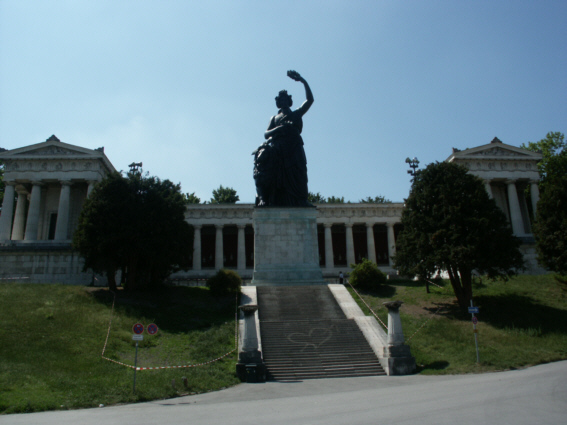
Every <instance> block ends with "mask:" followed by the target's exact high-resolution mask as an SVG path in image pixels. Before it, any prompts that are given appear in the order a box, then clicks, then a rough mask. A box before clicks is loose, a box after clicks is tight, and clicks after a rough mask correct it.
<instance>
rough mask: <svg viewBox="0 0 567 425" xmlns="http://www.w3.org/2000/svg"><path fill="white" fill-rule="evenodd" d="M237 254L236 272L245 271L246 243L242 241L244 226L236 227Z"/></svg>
mask: <svg viewBox="0 0 567 425" xmlns="http://www.w3.org/2000/svg"><path fill="white" fill-rule="evenodd" d="M237 227H238V242H237V244H238V252H237V254H236V268H237V269H238V270H242V271H244V270H246V243H245V239H244V230H245V229H246V225H245V224H239V225H238V226H237Z"/></svg>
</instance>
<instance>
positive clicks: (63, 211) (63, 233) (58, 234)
mask: <svg viewBox="0 0 567 425" xmlns="http://www.w3.org/2000/svg"><path fill="white" fill-rule="evenodd" d="M70 199H71V182H70V181H69V180H63V181H61V193H60V195H59V208H58V210H57V224H56V225H55V240H56V241H64V240H67V239H69V238H68V237H67V231H68V230H69V203H70Z"/></svg>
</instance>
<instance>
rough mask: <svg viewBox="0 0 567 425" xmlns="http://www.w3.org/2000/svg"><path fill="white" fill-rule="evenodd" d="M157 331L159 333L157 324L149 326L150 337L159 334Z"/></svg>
mask: <svg viewBox="0 0 567 425" xmlns="http://www.w3.org/2000/svg"><path fill="white" fill-rule="evenodd" d="M157 331H158V327H157V325H156V324H155V323H150V324H149V325H148V333H149V334H150V335H155V334H157Z"/></svg>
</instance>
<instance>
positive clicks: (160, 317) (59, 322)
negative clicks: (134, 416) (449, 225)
mask: <svg viewBox="0 0 567 425" xmlns="http://www.w3.org/2000/svg"><path fill="white" fill-rule="evenodd" d="M474 289H475V291H474V293H475V297H474V302H475V304H476V305H479V306H480V314H479V315H478V318H479V325H478V328H479V342H480V359H481V363H480V364H479V365H477V364H476V363H475V361H476V356H475V348H474V338H473V333H472V324H471V321H470V315H468V314H466V312H463V311H462V310H461V309H460V308H459V307H458V304H457V303H456V302H455V296H454V293H453V291H452V289H451V286H450V284H449V283H444V287H443V288H438V287H432V288H431V294H426V293H425V288H424V287H423V286H422V285H421V284H419V283H417V282H412V281H389V282H388V283H387V284H384V285H382V286H380V288H379V289H378V290H375V291H361V294H362V296H363V297H364V298H365V300H366V301H367V302H368V303H369V304H370V305H371V306H372V308H373V309H374V310H375V311H377V313H378V314H379V316H380V317H381V318H382V320H384V321H386V320H387V313H386V310H385V309H384V308H383V306H382V302H384V301H387V300H392V299H400V300H403V301H404V305H403V306H402V308H401V315H402V323H403V326H404V333H405V335H406V339H408V338H409V337H411V336H412V335H413V334H414V333H415V331H416V330H418V329H419V328H420V327H421V326H422V325H423V324H424V323H425V322H426V321H427V324H426V325H425V326H424V327H423V328H422V329H421V330H420V331H419V332H418V333H417V334H416V335H415V336H414V337H413V338H412V339H411V340H410V341H409V345H410V347H411V350H412V354H413V355H414V356H415V357H416V360H417V364H418V367H419V372H420V373H422V374H455V373H475V372H485V371H498V370H505V369H512V368H520V367H525V366H529V365H534V364H538V363H544V362H550V361H556V360H561V359H567V328H565V323H566V322H567V285H566V284H565V283H561V282H560V281H557V280H555V279H554V278H553V277H552V276H551V275H547V276H518V277H516V278H513V279H511V280H510V281H508V282H488V281H487V282H484V283H482V284H480V283H478V282H476V283H475V288H474ZM354 296H355V298H357V297H356V295H354ZM112 299H113V297H112V295H111V294H110V293H109V292H108V290H107V289H99V288H88V287H78V286H60V285H31V284H30V285H16V284H2V285H0V323H2V327H0V340H1V341H2V344H1V345H0V359H2V361H1V362H0V412H1V413H15V412H31V411H40V410H53V409H71V408H80V407H96V406H98V405H99V404H104V405H109V404H116V403H127V402H137V401H145V400H152V399H163V398H171V397H177V396H180V395H185V394H192V393H198V392H204V391H211V390H218V389H221V388H224V387H227V386H231V385H235V384H237V383H238V379H237V378H236V375H235V364H236V354H234V353H233V354H231V355H229V356H227V357H225V358H224V359H223V360H220V361H218V362H214V363H211V364H209V365H205V366H199V367H193V368H186V369H169V370H154V371H149V370H148V371H139V372H138V374H137V382H136V394H133V392H132V383H133V370H132V369H129V368H126V367H124V366H120V365H118V364H114V363H111V362H109V361H106V360H103V359H102V358H101V352H102V348H103V346H104V341H105V338H106V335H107V330H108V324H109V320H110V317H111V306H112ZM363 309H365V310H366V307H363ZM234 313H235V299H234V296H233V295H230V296H227V297H224V298H220V299H218V300H217V299H215V298H213V297H211V296H210V294H209V291H208V289H206V288H184V287H174V288H165V289H164V290H163V291H162V292H159V293H157V292H156V293H151V292H149V293H125V292H122V291H119V296H118V297H117V301H116V306H115V311H114V315H113V320H112V328H111V333H110V338H109V343H108V347H107V349H106V356H108V357H110V358H113V359H115V360H118V361H122V362H124V363H128V364H133V362H134V351H135V349H134V343H133V342H132V340H131V337H132V326H133V324H134V323H136V322H141V323H143V324H146V325H147V324H149V323H151V322H155V323H156V324H157V325H158V326H159V327H160V331H159V333H158V335H157V336H154V337H150V336H147V335H145V337H144V341H143V342H142V343H141V344H140V349H139V354H138V365H139V366H142V367H151V366H165V365H186V364H193V363H201V362H206V361H208V360H211V359H214V358H217V357H219V356H221V355H223V354H225V353H227V352H229V351H231V350H232V349H233V348H234V346H235V345H234V330H235V329H234ZM184 376H185V377H187V380H188V387H185V386H184V385H183V381H182V378H183V377H184ZM172 380H175V383H176V385H175V388H174V387H173V386H172Z"/></svg>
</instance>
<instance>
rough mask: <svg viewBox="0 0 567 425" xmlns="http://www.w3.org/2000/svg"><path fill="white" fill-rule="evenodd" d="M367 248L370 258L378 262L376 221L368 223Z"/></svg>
mask: <svg viewBox="0 0 567 425" xmlns="http://www.w3.org/2000/svg"><path fill="white" fill-rule="evenodd" d="M366 248H367V251H366V252H368V254H367V255H368V259H369V260H370V261H372V262H373V263H376V244H375V243H374V223H366Z"/></svg>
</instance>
